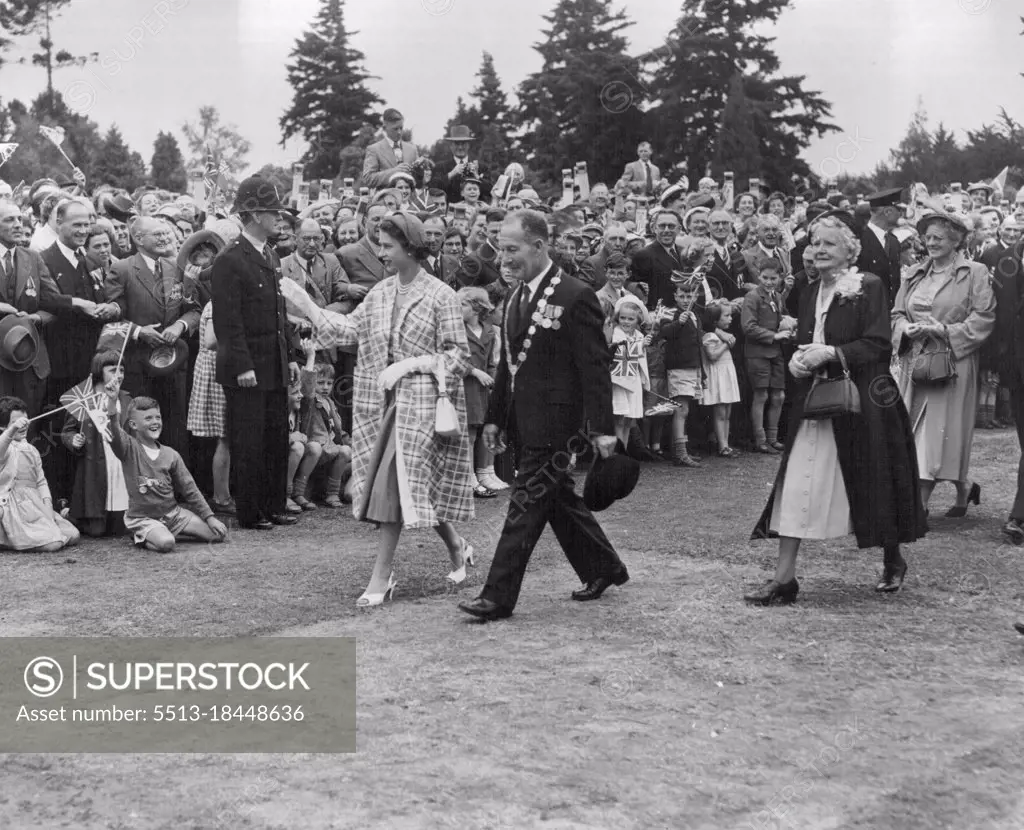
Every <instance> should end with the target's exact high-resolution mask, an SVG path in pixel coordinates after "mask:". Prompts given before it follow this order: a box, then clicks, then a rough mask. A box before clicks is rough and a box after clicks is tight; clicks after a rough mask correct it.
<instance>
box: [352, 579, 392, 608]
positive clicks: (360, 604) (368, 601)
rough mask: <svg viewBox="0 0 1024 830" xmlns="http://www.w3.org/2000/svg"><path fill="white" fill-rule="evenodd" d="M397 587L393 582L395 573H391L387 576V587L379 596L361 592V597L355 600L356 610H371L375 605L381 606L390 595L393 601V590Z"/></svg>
mask: <svg viewBox="0 0 1024 830" xmlns="http://www.w3.org/2000/svg"><path fill="white" fill-rule="evenodd" d="M397 587H398V583H397V582H396V581H395V572H394V571H392V572H391V573H390V574H389V575H388V587H387V588H385V589H384V592H383V593H381V594H370V593H367V592H366V591H363V595H362V596H361V597H359V599H357V600H356V607H357V608H373V607H374V606H377V605H383V604H384V600H385V599H387V598H388V596H389V595H390V597H391V601H392V602H394V600H395V588H397Z"/></svg>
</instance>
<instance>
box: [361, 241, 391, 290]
mask: <svg viewBox="0 0 1024 830" xmlns="http://www.w3.org/2000/svg"><path fill="white" fill-rule="evenodd" d="M360 242H362V244H363V255H362V259H363V262H364V263H365V264H366V270H367V271H369V272H370V273H371V274H373V275H374V276H376V277H377V279H378V280H382V279H384V277H386V276H387V271H386V270H385V269H384V263H383V262H381V261H380V259H379V258H378V257H377V255H376V254H375V253H374V252H373V249H372V248H371V247H370V243H369V242H367V240H366V237H365V236H364V237H363V238H362V239H361V240H360Z"/></svg>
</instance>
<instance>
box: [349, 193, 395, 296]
mask: <svg viewBox="0 0 1024 830" xmlns="http://www.w3.org/2000/svg"><path fill="white" fill-rule="evenodd" d="M387 212H388V209H387V206H386V205H384V204H383V203H381V204H376V205H370V208H369V210H367V211H366V219H365V220H364V225H363V235H362V236H361V237H360V238H359V241H358V242H350V243H349V244H348V245H344V246H342V249H341V250H340V251H338V259H339V261H340V262H341V267H342V268H344V269H345V273H346V274H347V275H348V279H349V283H351V291H352V297H353V299H355V300H356V302H357V303H358V302H359V301H360V300H362V299H363V297H365V296H366V292H367V291H369V290H370V289H371V288H373V287H374V286H375V285H376V284H377V283H378V282H380V281H381V280H382V279H384V277H386V276H387V271H386V270H385V269H384V264H383V263H382V262H381V261H380V223H381V220H382V219H383V218H384V214H385V213H387ZM357 288H361V289H362V293H361V294H359V296H358V297H357V296H356V293H357V292H356V291H355V289H357Z"/></svg>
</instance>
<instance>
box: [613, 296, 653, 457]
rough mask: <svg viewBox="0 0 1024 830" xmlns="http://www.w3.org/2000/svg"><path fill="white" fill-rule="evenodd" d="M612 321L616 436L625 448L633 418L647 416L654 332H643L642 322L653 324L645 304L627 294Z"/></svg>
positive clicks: (617, 306)
mask: <svg viewBox="0 0 1024 830" xmlns="http://www.w3.org/2000/svg"><path fill="white" fill-rule="evenodd" d="M612 323H613V325H614V328H613V329H612V340H611V346H612V355H613V357H612V368H611V372H612V412H613V413H614V415H615V435H616V436H617V437H618V439H619V440H620V441H622V446H623V447H628V445H629V431H630V429H631V428H632V426H633V421H634V420H635V419H637V418H643V417H644V390H647V389H650V388H651V377H650V374H649V372H648V370H647V347H648V346H649V345H650V344H651V335H649V334H648V335H644V333H643V332H642V331H640V326H641V324H644V325H648V324H649V323H650V317H649V316H648V314H647V309H646V308H645V307H644V304H643V303H642V302H640V300H638V299H637V298H636V297H634V296H633V295H632V294H627V295H626V296H625V297H622V298H621V299H619V301H618V302H617V303H615V310H614V311H613V312H612Z"/></svg>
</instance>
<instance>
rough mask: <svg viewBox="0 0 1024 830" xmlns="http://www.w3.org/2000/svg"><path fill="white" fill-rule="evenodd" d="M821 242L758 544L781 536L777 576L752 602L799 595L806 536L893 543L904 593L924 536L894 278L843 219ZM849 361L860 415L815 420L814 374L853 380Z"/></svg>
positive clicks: (887, 573)
mask: <svg viewBox="0 0 1024 830" xmlns="http://www.w3.org/2000/svg"><path fill="white" fill-rule="evenodd" d="M811 240H812V241H811V245H812V249H813V251H814V264H815V267H816V269H817V271H818V277H817V278H816V279H815V280H814V281H813V282H811V283H810V284H809V285H808V286H807V288H806V289H805V290H804V291H803V292H802V293H801V296H800V313H799V316H798V324H797V337H796V342H797V344H798V350H797V353H796V354H795V355H794V356H793V359H792V360H791V361H790V364H789V370H790V372H791V373H792V374H793V375H794V376H795V377H796V378H797V384H796V387H795V398H794V401H793V410H792V413H791V418H792V423H793V425H794V426H796V425H797V424H799V428H795V429H791V430H790V435H789V436H788V438H787V440H786V450H785V454H784V455H783V458H782V465H781V467H780V469H779V473H778V477H777V478H776V481H775V487H774V488H773V489H772V493H771V495H770V496H769V497H768V504H767V506H766V507H765V509H764V512H763V514H762V515H761V519H760V521H759V522H758V524H757V527H756V528H755V530H754V534H753V538H765V537H779V562H778V565H777V567H776V571H775V578H774V579H772V580H770V581H769V582H768V583H767V584H766V585H764V586H763V587H762V588H760V589H758V590H756V591H754V592H752V593H750V594H748V595H747V596H746V597H744V599H746V600H747V601H748V602H751V603H754V604H758V605H769V604H771V603H772V602H773V601H779V602H783V603H791V602H794V601H795V600H796V596H797V592H798V591H799V588H800V586H799V583H798V582H797V579H796V557H797V552H798V551H799V549H800V542H801V540H803V539H830V538H835V537H839V536H845V535H846V534H848V533H851V532H852V533H853V534H854V535H855V536H856V538H857V546H858V547H860V548H870V547H882V548H883V549H884V552H885V558H884V566H885V567H884V572H883V575H882V579H881V581H880V582H879V583H878V584H877V585H876V587H875V590H877V591H883V592H891V591H898V590H899V589H900V587H901V585H902V584H903V578H904V575H905V574H906V572H907V564H906V562H905V561H904V559H903V556H902V555H901V553H900V545H901V544H904V543H907V542H913V541H914V540H916V539H918V538H920V537H921V536H922V535H923V533H924V515H923V512H922V508H921V503H920V500H919V496H918V476H917V461H916V458H915V456H914V440H913V436H912V434H911V431H910V421H909V418H908V416H907V410H906V408H905V407H904V406H903V403H902V401H901V400H900V395H899V390H898V389H897V387H896V383H895V381H894V380H893V378H892V376H891V375H890V374H889V360H890V355H891V347H890V334H889V313H888V312H889V302H888V299H887V296H886V290H885V287H884V286H883V285H882V281H881V280H880V279H879V278H878V277H876V276H874V275H873V274H862V273H860V272H858V271H857V269H856V268H854V267H853V263H854V262H856V261H857V257H858V255H859V254H860V243H859V242H858V241H857V238H856V237H855V236H854V235H853V232H852V231H851V230H850V229H849V228H848V227H847V226H846V225H845V224H844V223H843V222H841V221H840V220H838V219H836V218H832V217H829V218H824V219H819V220H817V221H816V222H815V223H814V224H813V226H812V228H811ZM840 354H841V355H842V357H843V358H844V359H845V361H846V364H847V366H848V367H849V371H850V376H851V378H852V379H853V381H854V383H855V384H856V386H857V390H858V392H859V394H860V406H861V412H860V413H859V414H844V415H838V416H836V417H834V418H832V419H824V420H809V419H804V416H803V413H804V405H805V403H806V399H807V394H808V392H809V391H810V388H811V376H812V375H813V374H814V373H815V372H818V371H824V372H826V373H827V374H828V375H829V376H830V377H835V376H837V375H840V374H842V365H841V363H840Z"/></svg>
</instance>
